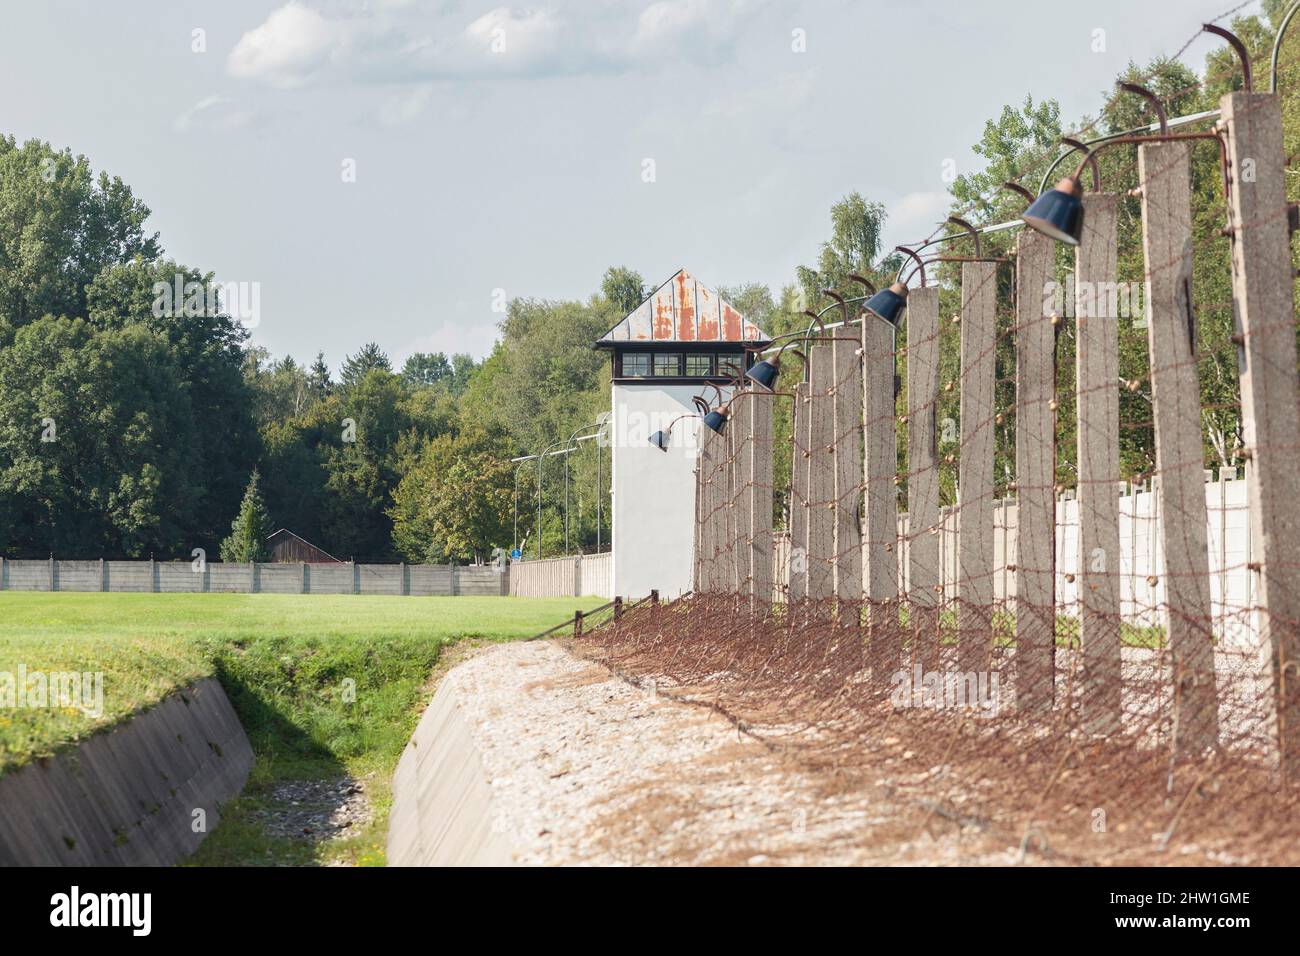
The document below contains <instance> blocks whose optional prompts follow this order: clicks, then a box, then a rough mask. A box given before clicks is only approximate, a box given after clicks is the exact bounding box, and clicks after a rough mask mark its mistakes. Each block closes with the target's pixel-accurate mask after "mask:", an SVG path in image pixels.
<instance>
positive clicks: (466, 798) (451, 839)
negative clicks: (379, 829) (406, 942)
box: [388, 678, 515, 866]
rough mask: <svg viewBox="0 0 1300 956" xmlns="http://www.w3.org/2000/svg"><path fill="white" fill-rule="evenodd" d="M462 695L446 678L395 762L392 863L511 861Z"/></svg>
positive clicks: (503, 863) (390, 841)
mask: <svg viewBox="0 0 1300 956" xmlns="http://www.w3.org/2000/svg"><path fill="white" fill-rule="evenodd" d="M459 693H460V691H458V690H457V689H456V688H455V687H454V686H453V685H452V683H451V681H449V680H447V679H446V678H444V679H443V681H442V683H440V684H439V685H438V691H437V693H435V694H434V695H433V701H432V702H431V703H430V704H429V708H428V710H426V711H425V712H424V716H423V717H421V718H420V724H419V726H418V727H416V729H415V733H414V734H413V735H412V737H411V739H410V741H409V742H408V743H407V745H406V750H404V751H403V752H402V759H401V760H399V761H398V763H397V770H396V772H395V773H394V774H393V809H392V813H391V815H390V816H389V822H388V865H389V866H509V865H512V864H513V863H514V856H515V854H514V847H513V846H512V845H511V843H510V840H509V838H508V837H507V836H506V835H505V834H504V833H499V832H496V831H495V830H494V828H493V825H492V824H493V820H494V819H495V814H494V811H493V801H492V787H491V786H490V785H489V783H488V779H487V774H486V772H485V771H484V769H483V763H482V761H481V760H480V759H479V752H478V746H477V744H475V742H474V735H473V732H472V731H471V729H470V723H469V721H468V720H467V719H466V717H465V715H464V713H463V711H462V710H461V706H460V702H459V700H458V695H459Z"/></svg>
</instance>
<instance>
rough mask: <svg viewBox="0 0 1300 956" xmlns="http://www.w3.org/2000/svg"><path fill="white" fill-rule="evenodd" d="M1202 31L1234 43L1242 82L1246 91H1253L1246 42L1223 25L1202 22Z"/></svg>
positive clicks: (1233, 46)
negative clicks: (1239, 63) (1239, 62)
mask: <svg viewBox="0 0 1300 956" xmlns="http://www.w3.org/2000/svg"><path fill="white" fill-rule="evenodd" d="M1201 32H1203V33H1213V34H1214V35H1215V36H1216V37H1223V39H1225V40H1227V41H1228V42H1229V43H1230V44H1232V48H1233V49H1234V50H1236V51H1237V59H1238V60H1240V61H1241V77H1242V82H1243V84H1244V86H1245V90H1246V92H1247V93H1250V92H1251V78H1250V53H1249V52H1247V50H1246V44H1244V43H1242V42H1241V40H1240V38H1238V36H1237V35H1236V34H1235V33H1233V32H1232V31H1231V30H1225V29H1223V27H1221V26H1216V25H1215V24H1213V23H1203V24H1201Z"/></svg>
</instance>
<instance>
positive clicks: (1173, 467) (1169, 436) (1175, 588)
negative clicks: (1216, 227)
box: [1138, 142, 1295, 755]
mask: <svg viewBox="0 0 1300 956" xmlns="http://www.w3.org/2000/svg"><path fill="white" fill-rule="evenodd" d="M1138 175H1139V181H1140V183H1141V188H1142V246H1143V252H1144V253H1145V258H1146V280H1147V289H1148V290H1149V292H1148V300H1147V303H1148V308H1147V317H1148V326H1147V339H1148V343H1149V345H1148V348H1149V353H1148V354H1149V355H1150V356H1151V406H1152V418H1153V419H1154V422H1155V436H1156V467H1157V470H1158V472H1159V476H1160V480H1159V482H1158V483H1157V489H1158V502H1159V506H1160V516H1161V523H1162V525H1163V531H1164V534H1163V535H1162V538H1163V547H1164V555H1165V567H1164V582H1163V583H1164V586H1165V601H1166V604H1167V607H1168V610H1169V648H1170V651H1171V652H1172V656H1173V668H1174V681H1175V687H1174V694H1173V700H1174V705H1173V706H1174V726H1175V727H1176V728H1177V739H1176V740H1175V742H1174V746H1175V750H1176V752H1178V753H1184V754H1188V755H1196V754H1199V753H1201V752H1202V751H1204V750H1205V749H1206V748H1208V747H1214V746H1215V745H1216V744H1217V742H1218V713H1217V709H1216V708H1217V694H1216V690H1215V678H1214V645H1213V640H1212V634H1211V630H1212V629H1211V619H1210V567H1209V554H1208V552H1207V543H1206V521H1207V516H1206V507H1205V482H1204V471H1203V465H1202V461H1203V451H1202V444H1201V404H1200V386H1199V383H1198V380H1197V375H1196V369H1197V352H1196V349H1197V344H1196V316H1195V313H1194V312H1193V305H1192V301H1191V285H1192V247H1193V236H1192V203H1191V161H1190V150H1189V148H1188V144H1187V143H1181V142H1174V143H1158V144H1147V145H1143V146H1140V147H1139V148H1138ZM1289 282H1290V279H1289V278H1288V279H1287V283H1288V285H1289ZM1292 321H1293V320H1292ZM1289 326H1290V323H1288V327H1289ZM1288 334H1291V335H1294V330H1292V329H1290V328H1289V331H1288ZM1290 374H1291V375H1292V377H1293V378H1294V376H1295V369H1294V368H1292V370H1291V373H1290ZM1292 394H1294V383H1293V389H1292ZM1291 453H1292V454H1294V449H1292V450H1291Z"/></svg>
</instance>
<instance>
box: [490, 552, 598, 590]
mask: <svg viewBox="0 0 1300 956" xmlns="http://www.w3.org/2000/svg"><path fill="white" fill-rule="evenodd" d="M613 569H614V555H613V554H612V553H610V552H609V551H606V552H604V553H602V554H575V555H571V556H569V557H567V558H544V559H542V560H541V561H526V560H525V561H516V562H515V563H513V564H511V565H510V593H511V594H513V595H515V596H516V597H580V596H582V595H590V596H592V597H603V598H612V597H613V596H614V592H613V586H614V575H613Z"/></svg>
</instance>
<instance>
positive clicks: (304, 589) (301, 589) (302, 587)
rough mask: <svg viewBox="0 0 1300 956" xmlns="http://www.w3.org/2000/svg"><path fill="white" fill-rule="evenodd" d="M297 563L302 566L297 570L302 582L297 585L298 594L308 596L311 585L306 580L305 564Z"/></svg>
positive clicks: (302, 562) (303, 562)
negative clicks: (300, 573)
mask: <svg viewBox="0 0 1300 956" xmlns="http://www.w3.org/2000/svg"><path fill="white" fill-rule="evenodd" d="M299 563H300V564H301V565H302V567H301V568H299V570H300V571H301V572H302V580H301V582H300V583H299V585H298V593H299V594H308V593H310V592H311V584H310V582H308V580H307V562H306V561H301V562H299Z"/></svg>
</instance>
